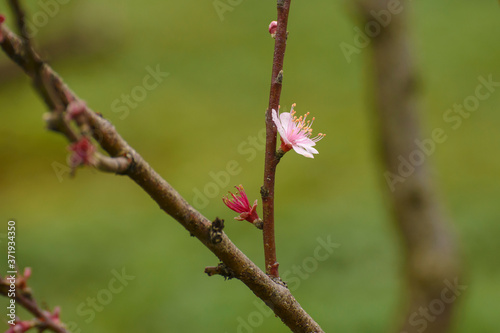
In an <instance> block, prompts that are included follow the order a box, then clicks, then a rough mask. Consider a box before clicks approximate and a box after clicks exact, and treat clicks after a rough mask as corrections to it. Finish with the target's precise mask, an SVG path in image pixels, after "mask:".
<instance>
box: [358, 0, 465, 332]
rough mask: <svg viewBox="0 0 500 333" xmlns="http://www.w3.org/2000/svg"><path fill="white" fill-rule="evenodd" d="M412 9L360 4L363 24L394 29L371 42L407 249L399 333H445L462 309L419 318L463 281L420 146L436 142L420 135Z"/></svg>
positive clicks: (383, 138) (387, 165)
mask: <svg viewBox="0 0 500 333" xmlns="http://www.w3.org/2000/svg"><path fill="white" fill-rule="evenodd" d="M395 3H396V4H397V5H396V6H394V4H395ZM408 3H409V1H401V3H400V2H399V1H397V2H395V1H393V0H360V2H359V9H360V14H361V17H362V24H363V25H366V26H370V24H372V25H373V22H375V21H374V19H373V17H374V14H373V13H376V14H377V16H378V17H383V18H384V19H385V20H386V22H387V25H386V26H385V27H384V28H383V29H381V30H379V33H378V34H376V36H374V37H373V39H372V47H371V51H372V52H371V57H370V59H369V60H370V61H369V62H370V65H371V66H372V70H371V72H372V74H373V80H372V83H371V86H372V87H373V99H374V108H373V109H374V112H375V118H376V120H377V127H378V144H379V149H380V153H381V156H382V162H383V163H382V166H383V168H384V175H385V179H386V181H387V183H386V184H384V185H387V187H388V188H389V190H390V191H389V200H390V206H391V210H392V211H393V213H394V219H395V222H396V224H395V225H396V227H397V229H398V231H399V234H400V236H401V240H402V243H403V244H404V249H405V262H404V266H405V275H406V281H407V288H408V290H407V291H405V292H404V293H405V294H407V297H406V298H405V300H404V308H406V309H407V310H406V311H407V312H406V313H405V314H404V315H403V317H402V319H400V324H399V325H398V326H399V327H398V328H397V330H395V332H408V333H417V332H422V331H423V329H425V332H427V333H444V332H449V331H450V329H451V325H452V314H453V309H454V308H455V306H456V304H455V303H456V302H450V303H449V304H446V306H445V308H444V309H443V311H441V313H440V314H439V315H437V316H433V315H432V314H428V317H427V318H426V321H425V320H424V321H423V322H419V321H416V319H415V316H414V315H413V314H419V313H421V312H422V310H421V309H428V308H429V307H432V306H433V302H434V301H435V300H441V298H442V297H443V296H442V295H443V289H445V288H446V287H447V282H448V283H450V281H456V280H457V279H458V281H461V280H462V278H461V274H460V257H459V251H458V244H457V237H456V234H455V230H454V228H453V226H452V224H451V223H450V219H449V218H448V216H447V215H446V213H445V212H444V208H443V205H442V203H441V201H440V200H439V197H438V195H437V194H436V190H435V187H434V184H433V181H432V179H431V176H430V174H429V169H430V167H429V163H427V162H426V161H425V160H426V155H425V149H424V150H422V145H421V144H420V143H419V142H424V144H426V145H436V143H435V142H433V141H430V139H426V140H427V142H426V141H424V140H422V135H421V131H420V128H419V118H420V111H419V109H420V104H421V103H419V95H420V94H419V89H418V88H419V84H418V82H419V79H418V75H417V70H416V66H415V61H414V54H415V52H413V49H414V47H413V46H412V42H411V38H410V34H409V28H408V20H409V18H408V17H409V15H408V11H409V7H408V6H407V5H408ZM370 22H371V23H370ZM375 31H376V30H375ZM433 135H434V134H433ZM441 135H442V134H441ZM438 140H439V139H438ZM427 157H428V156H427ZM404 161H406V162H404Z"/></svg>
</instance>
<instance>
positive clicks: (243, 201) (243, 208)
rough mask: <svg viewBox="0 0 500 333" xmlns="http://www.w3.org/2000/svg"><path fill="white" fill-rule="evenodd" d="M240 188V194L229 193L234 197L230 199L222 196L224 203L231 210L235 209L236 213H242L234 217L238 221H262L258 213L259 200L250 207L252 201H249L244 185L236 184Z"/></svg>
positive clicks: (254, 222)
mask: <svg viewBox="0 0 500 333" xmlns="http://www.w3.org/2000/svg"><path fill="white" fill-rule="evenodd" d="M235 188H236V189H237V190H238V194H233V193H231V192H229V194H230V195H231V196H232V197H233V198H232V199H229V195H228V197H222V201H224V204H225V205H226V206H227V207H229V208H230V209H231V210H234V211H235V212H236V213H240V216H236V217H235V218H234V219H235V220H238V221H244V220H246V221H248V222H250V223H253V224H256V225H257V223H262V222H261V220H260V218H259V215H258V214H257V211H256V209H257V200H255V202H254V203H253V205H252V206H251V207H250V202H249V201H248V198H247V195H246V193H245V190H244V189H243V186H242V185H240V186H235Z"/></svg>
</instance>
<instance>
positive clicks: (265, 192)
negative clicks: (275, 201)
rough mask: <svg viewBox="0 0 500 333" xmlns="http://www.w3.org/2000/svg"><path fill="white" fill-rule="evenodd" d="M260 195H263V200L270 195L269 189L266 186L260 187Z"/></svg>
mask: <svg viewBox="0 0 500 333" xmlns="http://www.w3.org/2000/svg"><path fill="white" fill-rule="evenodd" d="M260 196H261V197H262V200H264V199H266V198H268V197H269V190H268V189H267V188H265V187H264V186H261V187H260Z"/></svg>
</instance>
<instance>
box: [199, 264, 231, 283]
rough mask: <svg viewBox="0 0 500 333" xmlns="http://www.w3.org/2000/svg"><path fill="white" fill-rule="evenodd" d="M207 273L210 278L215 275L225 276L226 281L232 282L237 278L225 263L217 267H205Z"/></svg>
mask: <svg viewBox="0 0 500 333" xmlns="http://www.w3.org/2000/svg"><path fill="white" fill-rule="evenodd" d="M205 273H206V274H207V275H208V276H213V275H220V276H223V277H224V280H231V279H233V278H235V277H236V275H235V274H234V272H233V271H232V270H231V269H230V268H229V267H227V266H226V265H225V264H223V263H220V264H218V265H217V266H207V267H205Z"/></svg>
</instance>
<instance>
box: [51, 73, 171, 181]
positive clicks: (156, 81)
mask: <svg viewBox="0 0 500 333" xmlns="http://www.w3.org/2000/svg"><path fill="white" fill-rule="evenodd" d="M144 70H145V71H146V75H144V77H143V78H142V80H141V82H140V84H137V85H135V86H134V87H133V88H131V89H130V92H129V93H123V94H121V96H120V97H119V98H116V99H114V100H113V101H112V102H111V105H110V109H111V112H113V113H118V114H120V116H119V119H120V120H124V119H125V118H127V117H128V115H129V114H130V110H131V109H135V108H137V107H138V106H139V103H141V102H143V101H144V100H145V99H146V97H147V96H148V95H149V93H150V92H152V91H153V90H155V89H156V88H158V87H159V86H160V84H161V83H163V81H165V78H167V77H168V76H169V75H170V73H168V72H164V71H162V70H161V69H160V64H157V65H156V67H154V68H153V67H151V66H146V68H145V69H144ZM97 134H98V135H97V137H98V138H97V139H96V141H97V143H99V144H100V143H101V141H102V137H103V135H102V133H100V134H99V133H97ZM51 166H52V170H54V173H55V175H56V177H57V180H58V181H59V182H60V183H61V182H62V181H63V180H64V179H65V175H69V174H71V171H72V169H71V154H68V155H67V158H66V164H63V163H60V162H57V161H54V162H52V164H51Z"/></svg>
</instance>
